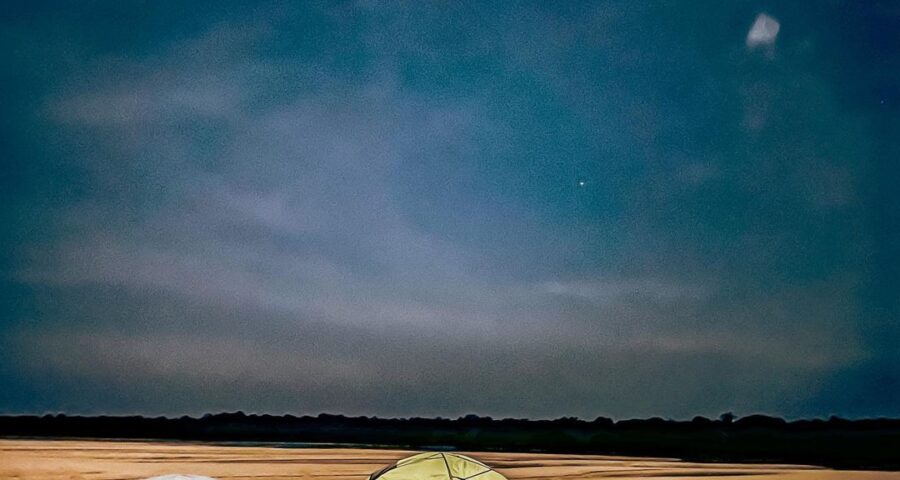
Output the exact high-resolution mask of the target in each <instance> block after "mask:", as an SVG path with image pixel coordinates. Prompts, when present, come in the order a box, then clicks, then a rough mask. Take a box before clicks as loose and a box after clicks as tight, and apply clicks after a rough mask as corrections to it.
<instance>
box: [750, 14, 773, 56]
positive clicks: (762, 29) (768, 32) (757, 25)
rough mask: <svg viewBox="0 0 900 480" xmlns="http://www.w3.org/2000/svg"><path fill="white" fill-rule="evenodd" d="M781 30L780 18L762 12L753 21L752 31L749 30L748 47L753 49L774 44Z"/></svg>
mask: <svg viewBox="0 0 900 480" xmlns="http://www.w3.org/2000/svg"><path fill="white" fill-rule="evenodd" d="M780 30H781V24H780V23H778V20H775V19H774V18H772V17H770V16H769V15H767V14H765V13H760V14H759V15H757V16H756V20H754V21H753V26H751V27H750V31H748V32H747V40H746V43H747V47H748V48H750V49H753V48H757V47H763V46H768V45H774V44H775V40H776V39H777V38H778V32H779V31H780Z"/></svg>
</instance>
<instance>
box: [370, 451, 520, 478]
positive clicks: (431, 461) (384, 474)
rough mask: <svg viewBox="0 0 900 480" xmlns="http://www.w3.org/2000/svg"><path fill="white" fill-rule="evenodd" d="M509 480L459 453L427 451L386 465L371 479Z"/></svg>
mask: <svg viewBox="0 0 900 480" xmlns="http://www.w3.org/2000/svg"><path fill="white" fill-rule="evenodd" d="M376 479H377V480H422V479H428V480H468V479H475V480H506V477H504V476H503V475H500V474H499V473H497V472H495V471H494V470H493V469H491V467H488V466H487V465H485V464H483V463H481V462H479V461H478V460H475V459H474V458H470V457H467V456H465V455H460V454H458V453H443V452H426V453H420V454H418V455H413V456H411V457H408V458H404V459H403V460H400V461H398V462H397V463H396V464H394V465H390V466H388V467H386V468H383V469H381V470H379V471H377V472H375V473H373V474H372V475H369V480H376Z"/></svg>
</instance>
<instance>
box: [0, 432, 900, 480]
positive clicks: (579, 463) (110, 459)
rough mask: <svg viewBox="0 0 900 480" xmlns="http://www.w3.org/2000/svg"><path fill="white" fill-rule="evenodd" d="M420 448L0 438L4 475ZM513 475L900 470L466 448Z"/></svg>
mask: <svg viewBox="0 0 900 480" xmlns="http://www.w3.org/2000/svg"><path fill="white" fill-rule="evenodd" d="M413 453H414V452H408V451H400V450H368V449H358V448H268V447H265V448H263V447H247V446H218V445H204V444H193V443H177V442H120V441H78V440H11V439H6V440H4V439H0V478H4V479H7V478H16V479H28V480H38V479H40V480H63V479H65V480H73V479H90V480H113V479H116V480H124V479H143V478H147V477H151V476H155V475H164V474H170V473H186V474H196V475H208V476H211V477H216V478H221V479H225V478H227V479H247V480H249V479H253V480H265V479H291V478H307V479H313V478H321V479H324V480H344V479H356V480H365V479H366V477H367V476H368V474H369V473H371V472H372V471H374V470H377V469H379V468H381V467H382V466H385V465H388V464H390V463H393V462H394V461H396V460H397V459H399V458H402V457H405V456H408V455H411V454H413ZM468 454H469V455H471V456H474V457H476V458H478V459H479V460H482V461H483V462H485V463H487V464H488V465H491V466H493V467H495V468H496V469H497V470H498V471H499V472H500V473H502V474H504V475H506V476H507V478H509V479H510V480H514V479H579V480H590V479H600V478H602V479H611V478H613V479H614V478H627V479H632V480H634V479H640V478H652V479H657V480H662V479H678V480H686V479H691V478H698V479H699V478H702V479H705V480H713V479H717V478H718V479H726V478H727V479H730V480H735V477H736V476H747V478H752V479H753V480H765V479H784V480H811V479H826V480H882V479H883V480H887V479H897V480H900V472H858V471H854V472H847V471H834V470H829V469H824V468H818V467H807V466H797V465H746V464H707V463H690V462H681V461H678V460H674V459H659V458H629V457H605V456H596V455H545V454H527V453H525V454H523V453H488V452H483V453H480V452H475V453H471V452H470V453H468Z"/></svg>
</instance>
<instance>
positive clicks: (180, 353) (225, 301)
mask: <svg viewBox="0 0 900 480" xmlns="http://www.w3.org/2000/svg"><path fill="white" fill-rule="evenodd" d="M412 8H415V9H418V10H416V13H415V14H410V13H409V11H408V10H407V9H406V8H399V9H398V8H392V7H390V6H379V5H366V6H364V7H363V8H356V6H355V5H354V4H345V5H341V6H336V7H327V6H326V7H324V8H321V9H319V8H315V7H310V6H300V7H297V9H285V10H284V11H279V12H277V13H276V12H273V11H272V10H266V9H254V13H253V14H247V12H244V13H240V12H238V13H235V12H230V11H229V12H224V13H222V12H220V13H219V14H216V13H215V12H207V11H205V10H206V9H197V12H196V16H195V17H192V16H190V15H188V16H186V17H185V18H180V19H178V22H174V23H173V22H172V21H171V20H173V19H172V18H163V17H160V15H163V16H164V15H168V13H166V12H168V10H165V9H164V12H162V13H160V12H157V13H155V14H152V15H150V17H146V16H144V15H141V16H138V17H139V19H138V20H136V21H143V19H145V18H148V20H147V21H148V22H149V24H147V25H144V24H142V25H143V28H147V30H146V31H144V30H140V31H141V32H144V33H142V34H141V35H135V38H137V39H138V40H141V39H142V40H143V41H138V40H134V42H136V43H128V42H122V41H109V40H110V37H109V36H107V34H108V35H112V38H113V39H117V40H122V39H121V38H117V36H116V32H118V30H116V31H115V32H109V31H106V30H104V27H103V25H107V23H104V24H103V25H100V24H97V25H94V24H91V23H90V22H89V21H86V20H84V19H83V18H80V17H78V18H74V17H67V16H66V15H65V14H63V13H64V12H63V13H61V14H60V16H56V17H54V18H57V19H58V20H55V21H54V23H53V24H52V25H51V24H50V23H46V24H45V23H41V22H35V24H34V25H28V28H22V29H21V31H18V33H17V34H16V35H14V36H11V37H4V38H13V39H15V38H19V37H21V38H22V39H23V41H22V42H20V44H19V45H14V47H18V48H20V49H21V48H26V47H28V48H31V49H33V48H36V47H35V46H37V45H40V46H41V48H43V49H45V50H42V51H41V55H19V54H15V55H12V57H10V62H11V63H10V68H9V69H8V70H9V72H11V73H10V75H11V76H12V77H13V78H15V79H17V81H18V83H17V84H21V85H27V86H28V88H29V89H33V90H28V92H29V95H31V96H32V97H33V99H34V101H32V97H28V96H23V98H28V101H25V100H21V99H16V98H12V100H16V102H14V103H15V104H16V105H18V106H17V107H16V108H17V109H18V110H15V112H14V113H15V115H13V114H8V117H5V118H4V120H5V121H4V122H0V128H3V129H9V130H10V133H11V135H9V138H11V139H13V141H12V143H13V144H14V147H15V148H13V149H12V157H11V158H17V159H24V160H22V161H20V162H19V163H14V164H13V166H12V167H11V168H8V169H6V170H5V171H7V172H11V174H12V175H13V176H12V177H3V178H0V182H5V181H6V179H7V178H11V179H12V182H11V183H8V184H3V185H2V186H3V187H4V188H3V189H0V191H3V192H13V194H10V198H11V199H12V200H13V204H12V205H13V206H12V207H11V208H9V209H8V210H9V211H10V212H11V213H10V214H9V215H8V216H6V217H4V220H6V221H7V225H9V228H8V229H4V231H3V234H4V235H5V236H4V240H6V239H10V240H11V241H12V244H13V245H14V247H13V248H12V249H11V251H12V252H13V255H12V260H11V261H10V262H9V264H8V265H7V264H3V265H2V266H3V268H4V273H6V272H9V273H10V275H7V276H5V277H3V278H2V279H0V280H2V281H4V282H6V283H0V289H4V288H5V290H0V294H2V295H0V301H4V302H6V303H5V304H4V307H8V308H6V309H5V310H4V311H6V312H11V313H10V314H9V315H6V316H4V318H2V319H0V350H4V351H10V352H15V353H14V354H12V355H10V356H9V357H11V358H12V360H11V361H9V362H2V363H0V410H3V409H6V410H10V409H16V410H22V411H26V410H27V411H41V410H42V409H48V410H58V409H60V408H64V409H67V410H70V411H85V410H92V411H108V412H113V411H117V412H126V411H144V412H151V413H152V412H168V413H183V412H194V413H200V412H202V411H204V410H210V409H212V410H215V409H244V410H251V409H252V410H257V411H274V412H282V411H302V412H310V413H312V412H316V411H318V410H331V411H333V410H342V411H345V412H348V413H361V414H396V415H411V414H417V413H420V414H444V415H446V414H456V413H468V412H467V411H469V410H477V411H479V412H483V413H488V414H498V415H507V414H509V415H537V416H548V415H562V414H578V415H583V416H586V417H592V416H595V415H597V414H602V413H608V414H615V415H619V416H631V415H642V414H646V415H658V414H664V415H687V416H690V415H693V414H697V413H709V414H716V413H719V412H718V410H727V409H734V410H738V409H740V408H746V409H747V410H760V409H765V410H768V411H772V412H788V413H790V412H800V413H804V414H809V413H822V412H824V413H828V408H829V407H828V404H827V399H826V397H827V395H825V394H824V393H822V392H820V391H817V389H818V388H820V387H819V386H820V385H823V384H833V383H834V381H833V379H834V378H836V377H835V375H846V376H858V375H863V374H864V373H865V372H864V370H865V369H866V368H865V365H869V364H872V365H893V364H892V363H890V362H888V361H886V359H887V357H886V355H885V354H883V352H882V353H881V354H880V355H881V356H880V357H879V352H877V351H875V350H877V347H875V346H873V345H876V344H877V343H878V342H873V341H872V338H875V337H878V336H882V337H883V335H880V334H879V333H878V332H880V330H878V329H877V328H873V329H871V331H869V330H867V329H865V328H861V327H860V325H871V323H869V324H866V323H865V322H864V321H863V319H864V318H865V314H864V312H866V311H868V310H867V308H869V307H867V304H866V301H867V300H866V298H867V297H866V293H865V292H867V291H872V290H876V288H874V287H872V285H870V284H871V283H873V282H874V283H877V282H876V281H875V280H873V279H872V275H871V268H872V262H873V260H872V258H873V257H872V256H871V249H872V248H873V247H872V244H873V243H875V242H876V241H877V238H881V237H878V233H877V232H878V230H877V228H878V225H873V224H871V223H870V220H868V219H869V218H870V217H871V215H868V212H867V204H866V203H865V202H867V201H868V196H867V195H868V193H866V192H867V191H868V190H870V189H871V181H870V179H869V178H868V176H869V173H867V172H869V171H870V169H871V167H872V165H871V163H872V158H873V155H874V154H873V152H877V151H878V150H877V148H876V147H877V145H876V147H873V144H876V143H877V141H876V140H877V139H878V138H877V135H876V134H873V131H872V127H871V126H872V125H878V124H879V123H878V122H873V121H871V120H872V119H871V118H869V116H868V113H867V111H866V110H865V109H860V110H853V111H851V110H848V108H847V107H848V106H852V105H855V103H854V101H852V99H848V98H847V95H846V94H845V93H842V92H843V91H842V90H841V89H840V88H841V86H840V85H839V84H837V83H835V82H834V80H833V79H832V78H830V77H828V76H827V75H826V74H824V73H823V72H836V71H840V69H836V68H831V67H833V65H831V64H827V65H825V66H824V67H823V68H819V66H818V65H817V64H815V62H813V61H812V60H810V59H809V58H807V59H805V60H804V61H793V60H794V59H795V58H794V57H793V56H795V55H796V56H800V55H807V54H808V51H807V50H801V49H792V48H785V49H780V51H781V52H783V55H782V56H781V58H778V59H774V58H773V59H772V60H773V62H774V63H773V62H767V63H766V64H764V65H762V64H759V62H755V61H754V59H753V58H752V56H750V57H748V56H747V55H739V56H738V57H736V56H735V52H740V51H741V49H742V48H743V46H739V47H735V46H734V44H733V42H732V41H730V40H728V39H729V38H731V39H732V40H733V36H734V31H733V29H731V28H730V27H729V25H731V21H730V20H728V19H729V18H732V12H731V9H730V7H727V6H726V5H724V4H722V3H721V2H719V3H716V4H714V5H713V4H712V2H710V4H696V5H682V4H679V5H677V6H676V5H670V4H669V3H666V2H660V3H653V2H649V3H648V2H627V1H625V2H612V3H605V4H603V5H594V6H581V5H569V6H562V5H555V4H554V5H551V4H547V5H540V6H535V7H533V8H527V9H522V10H517V11H516V12H515V14H511V12H509V11H508V10H507V7H505V6H503V5H502V4H495V5H491V4H489V3H479V4H478V5H477V6H476V7H471V6H465V5H457V6H454V7H453V8H451V9H444V8H433V7H430V6H428V5H426V4H422V5H418V4H417V5H416V6H414V7H412ZM471 8H474V9H475V11H472V10H471ZM212 10H215V9H212ZM279 10H281V9H279ZM695 11H696V12H697V14H696V15H694V14H692V13H694V12H695ZM700 13H702V14H703V15H706V17H704V18H710V19H711V24H715V25H720V26H724V27H721V28H718V27H717V28H711V29H696V28H694V27H695V25H693V23H690V20H692V19H694V18H697V17H698V15H699V14H700ZM779 16H780V18H782V19H784V20H785V21H786V22H790V23H791V24H792V25H794V20H792V19H793V18H795V17H790V16H789V13H788V12H785V13H783V14H782V13H779ZM226 17H227V21H224V22H223V21H222V18H226ZM91 18H94V17H91ZM760 18H761V19H762V20H760V19H757V23H759V22H760V21H761V22H762V23H761V27H760V28H761V29H762V30H761V31H758V32H756V33H753V31H751V33H752V35H748V40H747V41H748V43H747V48H751V49H756V48H761V49H764V50H765V48H766V46H768V48H769V49H770V50H771V47H772V46H773V45H774V42H775V41H776V38H777V30H778V27H777V26H773V25H777V21H775V20H774V19H772V18H771V17H768V16H761V17H760ZM716 19H718V20H721V21H720V22H716V21H713V20H716ZM802 21H803V20H802V19H800V20H798V24H797V28H798V31H799V29H800V27H812V26H813V25H802V24H801V23H802ZM772 22H775V23H774V24H773V23H772ZM159 26H166V28H162V29H160V28H161V27H159ZM151 27H152V28H151ZM170 27H171V28H172V31H169V30H168V28H170ZM792 28H793V27H792ZM816 28H818V26H816ZM58 29H59V31H61V32H63V34H64V35H62V34H60V35H62V36H64V37H65V38H64V40H63V41H61V42H58V43H53V42H44V41H43V40H44V39H46V38H48V35H49V36H50V37H53V34H55V32H56V31H57V30H58ZM754 29H756V24H754ZM122 30H123V31H125V30H127V31H131V29H124V28H123V29H122ZM648 31H652V32H655V34H654V35H647V34H646V32H648ZM751 37H752V41H751ZM129 38H130V37H129ZM765 38H768V40H765ZM38 39H40V41H39V40H38ZM25 40H27V41H25ZM785 40H788V39H786V38H785V39H782V40H777V41H778V42H784V41H785ZM766 42H768V43H766ZM751 43H753V45H752V46H751ZM523 45H525V46H527V47H528V48H522V46H523ZM786 46H790V45H786ZM838 47H839V50H840V48H845V47H846V46H844V45H839V46H838ZM735 48H738V49H737V50H735ZM31 49H26V50H22V51H25V52H32V53H33V50H31ZM6 51H10V52H16V51H19V50H17V48H9V49H6ZM840 51H841V52H843V54H844V55H849V54H850V53H853V52H849V51H844V50H840ZM851 56H852V55H851ZM26 57H27V58H26ZM33 58H41V59H42V61H41V64H40V66H39V67H40V68H37V67H38V66H37V65H36V64H35V63H33ZM736 58H738V59H737V61H736ZM828 58H829V59H833V58H843V57H840V55H836V56H834V57H833V58H832V57H831V56H829V57H828ZM854 58H855V57H854ZM44 60H46V62H45V61H44ZM816 61H817V62H818V61H821V59H818V60H816ZM829 61H830V60H829ZM778 62H781V63H778ZM776 63H777V66H778V67H779V68H772V67H773V66H776ZM22 72H30V73H28V74H27V75H26V74H25V73H22ZM13 83H16V82H13ZM21 85H20V87H21ZM15 86H16V85H13V87H15ZM21 88H24V87H21ZM21 88H20V90H9V91H17V92H18V91H22V90H21ZM864 90H865V89H860V90H858V91H864ZM854 91H856V90H854ZM5 92H7V90H4V92H0V95H6V96H9V97H12V96H13V95H11V94H8V93H5ZM30 109H33V110H30ZM10 111H12V110H10ZM4 133H6V130H4ZM881 142H884V140H883V139H882V140H881ZM581 178H585V179H587V182H586V185H585V187H584V188H576V182H577V179H581ZM885 238H887V236H885ZM870 287H872V288H870ZM875 287H879V288H880V289H881V291H884V292H893V291H894V290H895V289H891V288H890V287H891V285H885V284H880V285H875ZM881 341H882V342H883V340H881ZM873 359H874V360H873ZM887 360H889V359H887ZM878 368H881V369H887V367H878ZM123 371H127V373H128V374H127V375H125V374H123ZM841 372H843V373H841ZM860 372H862V373H860ZM460 378H467V379H470V380H471V381H469V382H466V385H460V382H459V379H460ZM830 380H831V382H830ZM829 382H830V383H829ZM7 385H9V388H3V387H6V386H7ZM648 392H650V393H652V394H648ZM891 393H892V392H886V393H884V394H883V395H884V396H885V397H887V396H889V395H890V394H891ZM473 398H477V399H478V401H477V402H476V403H475V404H473V402H472V399H473ZM848 398H850V397H848ZM810 399H812V400H810ZM823 399H826V400H823ZM811 402H812V403H811ZM886 403H888V402H880V403H879V402H874V404H876V405H881V404H886Z"/></svg>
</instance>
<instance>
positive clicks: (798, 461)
mask: <svg viewBox="0 0 900 480" xmlns="http://www.w3.org/2000/svg"><path fill="white" fill-rule="evenodd" d="M0 437H5V438H21V439H60V440H64V439H83V440H96V439H104V440H122V441H174V442H190V443H203V444H214V445H220V446H261V447H277V448H366V449H410V450H433V449H445V450H468V451H485V452H490V451H495V452H528V453H567V454H595V455H616V456H623V455H624V456H637V457H654V458H679V459H683V460H687V461H702V462H743V463H773V462H774V463H786V464H795V465H819V466H825V467H830V468H836V469H874V470H900V456H898V455H897V452H900V420H898V419H869V420H844V419H840V418H834V417H832V418H831V419H829V420H818V419H817V420H796V421H791V422H787V421H785V420H783V419H779V418H774V417H768V416H763V415H753V416H749V417H743V418H740V419H733V418H723V419H719V420H709V419H705V418H701V417H697V418H695V419H694V420H691V421H672V420H663V419H659V418H651V419H647V420H622V421H618V422H614V421H612V420H609V419H606V418H598V419H596V420H593V421H585V420H580V419H576V418H561V419H557V420H525V419H503V420H495V419H491V418H488V417H477V416H474V415H470V416H466V417H461V418H458V419H453V420H451V419H440V418H434V419H429V418H410V419H381V418H371V417H345V416H342V415H327V414H323V415H319V416H316V417H311V416H304V417H297V416H293V415H284V416H272V415H246V414H244V413H242V412H237V413H222V414H216V415H205V416H203V417H200V418H194V417H180V418H165V417H156V418H147V417H140V416H96V417H83V416H66V415H44V416H27V415H26V416H0Z"/></svg>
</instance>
